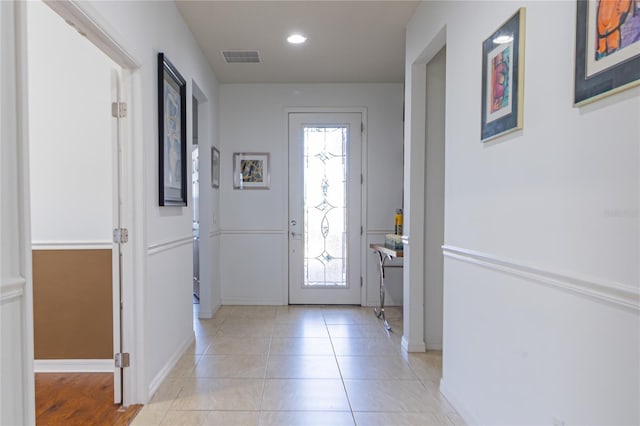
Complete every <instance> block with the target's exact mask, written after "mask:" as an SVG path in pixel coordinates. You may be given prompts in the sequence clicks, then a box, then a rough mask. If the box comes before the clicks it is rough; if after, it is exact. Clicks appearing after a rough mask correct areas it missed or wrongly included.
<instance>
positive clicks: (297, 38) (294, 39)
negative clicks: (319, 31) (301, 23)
mask: <svg viewBox="0 0 640 426" xmlns="http://www.w3.org/2000/svg"><path fill="white" fill-rule="evenodd" d="M287 41H288V42H289V43H291V44H302V43H304V42H305V41H307V38H306V37H305V36H303V35H302V34H291V35H290V36H289V37H287Z"/></svg>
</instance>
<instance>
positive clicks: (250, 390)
mask: <svg viewBox="0 0 640 426" xmlns="http://www.w3.org/2000/svg"><path fill="white" fill-rule="evenodd" d="M263 387H264V380H262V379H260V380H258V379H203V378H195V379H192V380H189V381H185V384H184V386H183V388H182V390H181V391H180V393H179V394H178V397H177V398H176V399H175V400H174V401H173V404H172V405H171V409H172V410H227V411H229V410H230V411H257V410H258V409H259V408H260V396H261V395H262V389H263Z"/></svg>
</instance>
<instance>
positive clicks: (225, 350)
mask: <svg viewBox="0 0 640 426" xmlns="http://www.w3.org/2000/svg"><path fill="white" fill-rule="evenodd" d="M270 342H271V338H269V337H251V338H247V337H232V336H226V335H225V336H216V338H215V339H213V341H212V342H211V344H209V346H208V347H207V351H206V352H205V354H206V355H267V354H268V353H269V344H270Z"/></svg>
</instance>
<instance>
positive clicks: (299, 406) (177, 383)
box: [132, 306, 463, 426]
mask: <svg viewBox="0 0 640 426" xmlns="http://www.w3.org/2000/svg"><path fill="white" fill-rule="evenodd" d="M387 319H388V320H389V323H390V324H391V325H392V327H393V331H392V332H391V333H389V332H387V331H386V330H385V328H384V327H383V325H382V322H381V321H380V320H378V319H377V318H376V317H375V315H374V314H373V311H372V309H371V308H360V307H326V306H325V307H307V306H305V307H297V306H277V307H276V306H223V307H222V308H220V310H219V311H218V312H217V313H216V315H215V316H214V318H213V319H210V320H200V319H198V318H197V312H195V313H194V329H195V334H196V342H195V344H194V345H193V346H192V347H191V348H190V349H189V350H188V352H187V353H186V354H185V355H184V356H183V357H182V359H181V360H180V361H179V362H178V364H177V365H176V367H175V368H174V369H173V371H172V372H171V373H170V375H169V377H168V378H167V379H166V380H165V381H164V383H163V384H162V385H161V386H160V389H159V390H158V392H157V393H156V395H154V397H153V398H152V400H151V401H150V403H149V404H147V405H146V406H145V407H144V408H143V409H142V411H141V412H140V414H139V415H138V416H137V417H136V419H135V420H134V421H133V423H132V424H133V425H225V426H227V425H278V426H281V425H332V426H333V425H336V426H337V425H354V424H357V425H460V424H463V421H462V418H461V417H460V416H459V415H458V414H457V413H456V412H455V410H454V409H453V408H452V407H451V406H450V405H449V403H448V402H447V400H446V399H444V397H442V395H440V393H439V391H438V383H439V380H440V376H441V368H442V367H441V366H442V355H441V353H439V352H427V353H411V354H407V353H405V352H403V351H402V349H401V347H400V338H401V336H402V312H401V310H400V309H399V308H387Z"/></svg>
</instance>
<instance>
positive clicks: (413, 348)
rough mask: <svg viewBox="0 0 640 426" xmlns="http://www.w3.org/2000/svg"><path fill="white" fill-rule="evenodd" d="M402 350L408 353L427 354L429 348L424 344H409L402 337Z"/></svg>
mask: <svg viewBox="0 0 640 426" xmlns="http://www.w3.org/2000/svg"><path fill="white" fill-rule="evenodd" d="M402 349H404V350H405V351H407V352H426V351H427V348H426V346H425V344H424V342H412V343H409V342H408V341H407V339H406V338H405V337H404V336H402Z"/></svg>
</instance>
